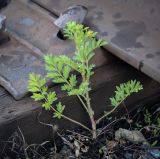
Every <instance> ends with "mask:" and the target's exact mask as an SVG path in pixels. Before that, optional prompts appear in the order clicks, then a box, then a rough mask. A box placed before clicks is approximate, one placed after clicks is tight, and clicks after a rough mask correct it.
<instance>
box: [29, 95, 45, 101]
mask: <svg viewBox="0 0 160 159" xmlns="http://www.w3.org/2000/svg"><path fill="white" fill-rule="evenodd" d="M31 97H32V98H33V99H34V100H35V101H39V100H42V99H44V96H43V95H42V94H40V93H33V95H32V96H31Z"/></svg>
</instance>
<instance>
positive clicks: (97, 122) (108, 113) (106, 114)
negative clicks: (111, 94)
mask: <svg viewBox="0 0 160 159" xmlns="http://www.w3.org/2000/svg"><path fill="white" fill-rule="evenodd" d="M128 96H129V95H127V96H126V97H125V98H124V99H123V100H122V101H121V102H119V103H118V104H117V106H115V107H114V108H113V109H112V110H110V111H109V112H107V113H105V114H104V115H103V116H102V117H100V118H99V119H98V120H97V121H96V124H99V123H100V121H101V120H102V119H103V118H105V117H106V116H108V115H110V114H111V113H113V112H114V111H115V110H116V109H117V107H118V106H119V105H120V104H121V103H122V102H123V101H125V99H126V98H127V97H128Z"/></svg>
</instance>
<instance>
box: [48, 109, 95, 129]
mask: <svg viewBox="0 0 160 159" xmlns="http://www.w3.org/2000/svg"><path fill="white" fill-rule="evenodd" d="M51 109H52V110H53V111H54V112H58V111H57V110H56V109H54V107H51ZM62 117H63V118H64V119H67V120H69V121H71V122H72V123H75V124H77V125H79V126H81V127H83V128H84V129H86V130H88V131H90V132H92V131H91V129H89V128H88V127H87V126H85V125H83V124H82V123H80V122H78V121H76V120H73V119H71V118H69V117H67V116H65V115H63V114H62Z"/></svg>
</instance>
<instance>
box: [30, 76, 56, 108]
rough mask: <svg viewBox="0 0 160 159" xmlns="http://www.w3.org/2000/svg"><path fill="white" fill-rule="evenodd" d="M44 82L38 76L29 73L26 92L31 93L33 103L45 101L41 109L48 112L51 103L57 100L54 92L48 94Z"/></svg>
mask: <svg viewBox="0 0 160 159" xmlns="http://www.w3.org/2000/svg"><path fill="white" fill-rule="evenodd" d="M45 83H46V80H45V79H44V78H42V77H41V76H40V75H36V74H35V73H31V74H30V75H29V82H28V90H29V91H30V92H32V93H33V95H32V96H31V97H32V98H33V99H34V100H35V101H40V100H45V102H44V104H42V107H44V108H45V109H46V110H50V108H51V106H52V103H53V102H54V101H56V100H57V97H56V93H55V92H49V93H48V87H46V86H45Z"/></svg>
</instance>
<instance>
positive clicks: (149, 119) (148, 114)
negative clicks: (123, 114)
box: [144, 110, 152, 125]
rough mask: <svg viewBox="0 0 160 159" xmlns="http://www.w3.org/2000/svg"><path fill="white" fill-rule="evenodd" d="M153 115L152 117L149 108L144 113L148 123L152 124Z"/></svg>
mask: <svg viewBox="0 0 160 159" xmlns="http://www.w3.org/2000/svg"><path fill="white" fill-rule="evenodd" d="M151 117H152V115H151V113H150V112H149V111H148V110H146V112H145V114H144V121H145V123H146V124H148V125H151Z"/></svg>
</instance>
